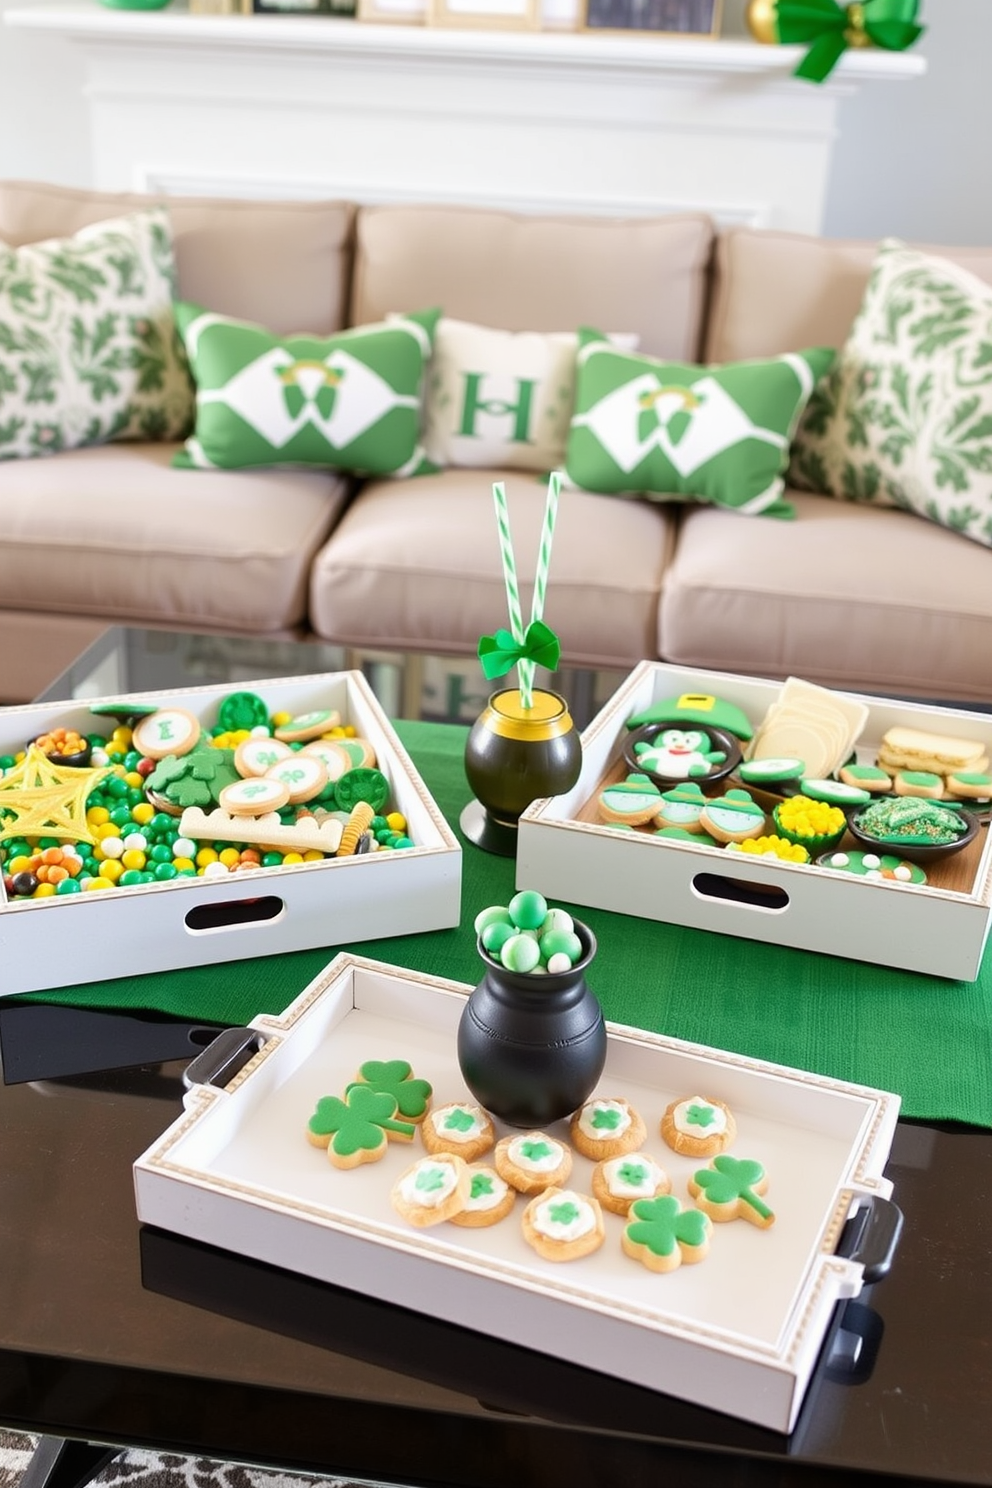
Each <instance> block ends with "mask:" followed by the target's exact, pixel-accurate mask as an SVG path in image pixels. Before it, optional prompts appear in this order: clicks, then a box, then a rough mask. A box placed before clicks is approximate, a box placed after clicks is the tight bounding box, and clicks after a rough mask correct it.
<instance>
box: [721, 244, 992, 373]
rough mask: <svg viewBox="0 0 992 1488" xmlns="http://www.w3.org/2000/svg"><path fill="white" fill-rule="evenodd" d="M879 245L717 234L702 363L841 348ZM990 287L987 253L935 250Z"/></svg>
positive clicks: (991, 255)
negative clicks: (817, 347) (806, 347)
mask: <svg viewBox="0 0 992 1488" xmlns="http://www.w3.org/2000/svg"><path fill="white" fill-rule="evenodd" d="M877 251H878V244H877V242H875V241H855V240H851V239H843V238H816V237H807V236H804V235H803V234H801V233H789V232H777V231H771V230H767V229H757V228H747V227H737V228H730V229H728V230H727V231H726V232H723V233H721V234H720V236H719V238H718V240H717V245H716V253H715V260H714V262H715V274H714V284H713V296H712V301H711V305H710V313H709V319H708V324H707V328H706V347H705V356H704V360H705V361H707V362H737V361H746V360H748V359H749V358H753V357H770V356H779V355H781V353H782V352H788V351H801V350H802V348H803V347H804V346H832V347H835V348H836V349H838V350H839V349H840V347H841V346H843V344H844V342H845V340H846V339H847V335H848V332H849V331H850V329H851V325H852V324H853V321H854V317H855V316H856V315H857V313H858V310H859V309H860V308H861V301H862V299H863V297H864V292H865V287H866V285H867V283H868V276H869V274H870V273H871V267H872V264H873V263H874V261H875V254H876V252H877ZM928 251H932V252H934V253H939V254H941V255H942V256H943V257H944V258H950V259H952V260H953V261H954V262H955V263H958V264H960V265H961V266H962V267H963V268H966V269H968V270H970V272H971V273H972V274H974V275H976V276H977V278H979V279H984V280H986V281H987V282H989V283H992V248H933V249H930V250H928Z"/></svg>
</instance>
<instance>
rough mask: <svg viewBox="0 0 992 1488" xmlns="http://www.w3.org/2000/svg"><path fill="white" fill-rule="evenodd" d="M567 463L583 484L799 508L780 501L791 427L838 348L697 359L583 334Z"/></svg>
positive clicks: (779, 510)
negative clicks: (708, 361) (663, 355)
mask: <svg viewBox="0 0 992 1488" xmlns="http://www.w3.org/2000/svg"><path fill="white" fill-rule="evenodd" d="M579 340H580V346H579V359H578V361H579V365H578V376H577V382H576V390H575V412H574V414H573V415H572V422H571V427H570V430H569V436H568V450H567V454H566V460H565V468H566V471H567V474H568V477H569V479H570V480H571V481H573V482H574V483H575V484H576V485H577V486H580V487H581V488H582V489H583V490H585V491H602V492H606V493H608V494H611V495H622V494H630V493H638V492H640V493H643V494H644V495H647V496H649V497H650V498H651V499H652V500H658V501H686V500H699V501H708V502H712V503H714V504H715V505H717V506H733V507H736V508H737V509H738V510H740V511H742V512H747V513H748V514H751V515H753V514H755V513H758V512H767V513H769V514H770V515H775V516H789V515H791V508H790V507H789V506H788V504H787V503H784V502H782V501H781V500H780V497H781V494H782V490H783V487H784V480H783V472H784V471H785V469H786V467H787V465H788V463H789V447H790V443H791V440H792V435H793V433H794V432H795V429H796V426H797V424H798V422H799V418H800V415H801V414H802V412H803V409H804V408H805V407H806V402H807V399H808V398H809V396H810V394H811V393H812V391H813V388H814V387H815V385H816V382H817V379H818V378H819V377H821V376H822V374H823V373H824V372H825V371H826V370H827V368H828V367H829V366H830V364H831V363H832V361H833V359H834V353H833V352H832V351H827V350H822V349H821V350H816V349H814V350H806V351H801V352H796V353H795V354H788V355H786V356H781V357H770V358H768V359H767V360H765V361H752V362H734V363H729V364H728V365H726V366H722V367H698V366H693V365H690V364H687V363H685V362H660V361H657V360H656V359H654V358H652V357H645V356H637V355H634V354H633V353H624V352H620V351H618V350H617V349H616V348H615V347H613V346H611V345H610V343H609V342H608V341H607V340H606V338H605V337H603V336H602V335H600V333H599V332H598V331H583V332H582V333H581V334H580V338H579Z"/></svg>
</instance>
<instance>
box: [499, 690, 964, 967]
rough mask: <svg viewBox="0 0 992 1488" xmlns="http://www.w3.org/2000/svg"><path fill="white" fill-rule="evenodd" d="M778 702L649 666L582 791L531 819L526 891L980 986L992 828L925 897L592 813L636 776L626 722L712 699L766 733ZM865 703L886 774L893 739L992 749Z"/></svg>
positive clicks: (606, 728)
mask: <svg viewBox="0 0 992 1488" xmlns="http://www.w3.org/2000/svg"><path fill="white" fill-rule="evenodd" d="M780 689H781V684H780V683H778V682H769V681H763V680H760V679H758V678H756V677H735V676H731V675H729V674H726V673H723V672H706V671H698V670H695V669H691V668H686V667H674V666H665V665H662V664H661V663H659V662H651V661H643V662H641V663H640V664H639V665H638V666H636V667H635V668H634V670H633V671H632V672H631V674H630V676H629V677H628V678H627V680H626V681H625V682H623V683H621V685H620V687H619V688H618V689H617V691H616V692H615V693H614V695H613V697H612V698H610V700H609V701H608V702H607V703H606V704H605V705H604V707H603V708H602V709H601V710H600V712H599V713H598V714H597V716H596V718H595V719H593V721H592V723H591V724H590V725H589V727H588V728H587V729H586V730H585V732H584V733H583V735H582V760H583V763H582V774H581V775H580V777H579V780H578V782H577V783H576V785H574V786H573V788H572V789H571V790H570V791H568V792H567V793H566V794H565V795H561V796H555V797H554V798H553V799H550V800H542V801H534V802H533V803H532V804H531V805H530V806H529V807H528V808H527V810H526V811H525V812H524V813H523V815H522V816H521V818H520V827H519V833H518V842H517V875H516V883H517V887H518V888H524V887H526V888H531V889H538V890H540V892H541V893H542V894H544V895H545V897H546V898H547V899H549V900H555V901H559V900H565V901H566V902H567V903H571V904H587V905H592V906H593V907H594V908H596V909H608V910H614V911H616V912H617V913H619V914H631V915H637V916H640V917H641V918H643V919H650V920H661V921H664V922H665V923H667V924H674V925H688V926H691V927H692V928H693V929H696V930H712V931H715V932H716V933H717V934H722V935H737V936H741V937H742V938H743V939H746V940H760V941H767V942H769V943H771V944H772V945H784V946H792V947H799V948H801V949H803V950H807V951H818V952H820V953H821V954H823V955H830V956H848V957H851V958H852V959H854V960H856V961H869V962H876V963H878V964H880V965H883V966H899V967H903V968H905V969H907V970H909V971H917V972H925V973H927V974H929V975H931V976H943V977H953V978H957V979H960V980H962V981H974V980H975V978H976V977H977V976H978V972H979V969H980V967H981V964H982V954H983V952H984V949H985V942H986V940H987V938H988V934H989V927H990V924H992V909H990V900H992V836H990V833H989V831H988V830H987V829H985V828H984V827H983V828H982V829H981V831H980V832H979V834H978V836H977V837H976V838H975V840H974V841H973V842H972V843H970V844H969V846H968V847H967V848H966V849H965V850H964V851H963V852H961V853H960V854H958V855H955V856H954V857H950V858H947V859H945V860H944V861H943V862H941V863H938V864H934V865H932V866H930V865H928V867H927V874H928V882H927V883H926V884H924V885H919V886H917V885H915V884H894V883H884V882H883V883H870V882H869V881H868V880H867V879H864V878H855V877H854V876H853V875H851V874H847V873H836V872H834V871H833V870H831V869H829V868H822V867H817V866H816V865H815V864H804V865H800V864H797V863H787V862H782V861H781V860H779V859H776V858H771V857H752V856H750V855H747V854H744V853H734V854H733V855H730V854H728V853H726V852H725V851H723V850H722V849H721V848H716V847H702V846H699V847H697V846H695V845H694V844H692V843H689V842H678V841H672V840H667V839H662V838H659V837H654V836H651V835H645V834H643V833H640V832H617V831H615V830H614V829H613V828H612V827H609V826H607V825H606V824H605V823H603V822H602V821H601V820H600V819H599V817H598V814H597V812H596V810H595V805H594V800H595V796H596V794H597V792H598V790H599V789H600V787H601V785H602V783H603V781H604V780H605V779H607V778H609V779H610V780H613V779H619V778H622V776H623V775H624V774H626V767H625V766H624V765H623V764H622V753H623V744H624V742H625V740H626V738H627V736H628V729H627V719H628V718H630V717H631V716H633V715H634V714H636V713H640V712H641V711H642V710H644V709H646V708H648V707H650V706H652V705H653V704H654V703H656V702H658V701H660V700H661V699H663V698H672V697H680V696H681V695H682V694H684V693H706V694H709V695H712V696H715V697H718V698H720V699H722V700H724V701H726V702H729V703H734V704H736V705H737V707H739V708H741V709H743V711H744V712H745V714H746V715H747V716H748V718H749V719H750V721H751V723H752V724H753V725H755V726H757V724H758V723H759V722H760V720H761V719H762V718H763V717H764V715H765V712H766V711H767V709H768V707H769V705H770V704H771V703H773V702H774V701H775V700H776V698H777V697H778V694H779V692H780ZM839 696H840V697H854V696H855V695H854V694H845V693H839ZM856 700H857V701H858V702H860V703H865V704H867V706H868V712H869V716H868V723H867V725H866V727H865V730H864V732H863V734H862V737H861V739H860V740H859V743H858V750H857V753H858V756H859V759H860V760H861V762H862V763H871V764H873V763H874V762H875V755H876V753H877V750H878V746H879V744H880V742H881V739H882V736H883V734H884V733H885V732H886V730H887V729H890V728H892V727H894V726H896V725H903V726H907V727H910V728H918V729H928V730H930V731H932V732H936V733H945V734H946V733H951V734H954V735H956V736H959V737H963V738H967V739H978V740H982V741H989V740H992V718H990V717H989V715H988V714H981V713H968V712H965V711H963V710H961V709H955V708H945V709H940V710H935V709H934V708H930V707H927V706H925V705H924V704H918V703H900V702H894V701H892V700H891V699H886V698H875V697H862V696H857V697H856ZM728 783H732V782H728Z"/></svg>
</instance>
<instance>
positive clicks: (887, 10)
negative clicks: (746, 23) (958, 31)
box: [775, 0, 925, 83]
mask: <svg viewBox="0 0 992 1488" xmlns="http://www.w3.org/2000/svg"><path fill="white" fill-rule="evenodd" d="M918 10H919V0H863V3H862V4H860V5H841V4H839V3H838V0H778V4H777V5H776V7H775V21H776V30H777V31H778V39H779V41H780V42H781V43H782V44H783V46H788V45H790V44H791V43H794V42H799V43H803V42H807V41H808V42H811V43H812V44H811V46H810V49H809V51H808V52H807V53H806V55H805V57H804V58H803V60H802V61H801V62H800V64H799V66H798V67H797V68H796V70H795V72H794V73H793V76H794V77H801V78H806V79H808V80H809V81H810V82H813V83H822V82H823V80H824V78H826V77H828V76H829V75H830V73H831V72H832V71H833V69H834V68H835V67H836V65H837V63H838V62H839V61H840V59H841V57H842V56H843V55H844V53H845V51H846V50H847V48H848V47H850V46H869V45H871V46H877V47H883V48H884V49H885V50H886V51H888V52H904V51H905V50H906V48H907V47H910V46H912V45H913V42H914V41H917V40H919V38H920V37H921V36H922V35H923V32H924V30H925V27H923V26H918V25H917V24H916V16H917V12H918Z"/></svg>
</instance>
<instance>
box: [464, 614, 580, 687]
mask: <svg viewBox="0 0 992 1488" xmlns="http://www.w3.org/2000/svg"><path fill="white" fill-rule="evenodd" d="M560 655H561V643H560V642H559V640H558V637H557V636H556V635H555V633H554V631H553V630H552V629H551V627H550V625H545V623H544V621H543V620H532V621H531V623H530V624H529V625H528V627H527V630H526V632H525V634H524V638H523V641H522V642H521V643H520V644H519V645H518V643H517V642H516V641H515V640H514V639H513V637H512V635H511V634H510V632H509V631H508V630H498V631H497V632H496V634H495V635H491V636H483V637H482V639H481V640H480V642H479V660H480V661H481V662H482V670H483V671H484V672H485V674H486V676H487V678H488V679H489V681H490V682H491V681H492V680H493V678H494V677H505V676H506V674H507V672H508V671H509V670H510V668H511V667H515V666H516V665H517V664H518V663H519V662H521V661H532V662H534V664H535V665H536V666H542V667H546V668H547V670H548V671H549V672H553V671H554V670H555V668H556V667H557V665H558V658H559V656H560Z"/></svg>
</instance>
